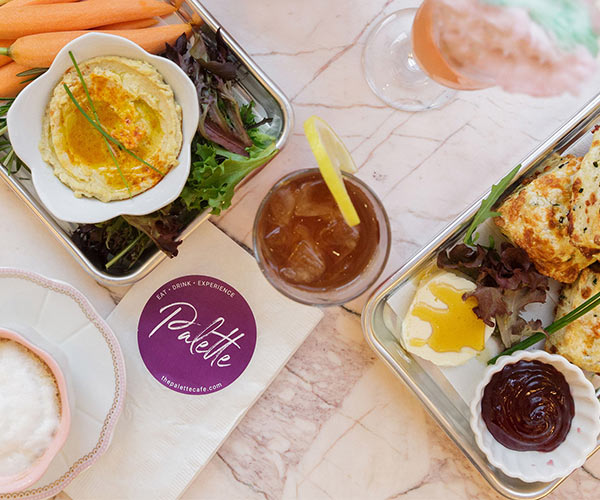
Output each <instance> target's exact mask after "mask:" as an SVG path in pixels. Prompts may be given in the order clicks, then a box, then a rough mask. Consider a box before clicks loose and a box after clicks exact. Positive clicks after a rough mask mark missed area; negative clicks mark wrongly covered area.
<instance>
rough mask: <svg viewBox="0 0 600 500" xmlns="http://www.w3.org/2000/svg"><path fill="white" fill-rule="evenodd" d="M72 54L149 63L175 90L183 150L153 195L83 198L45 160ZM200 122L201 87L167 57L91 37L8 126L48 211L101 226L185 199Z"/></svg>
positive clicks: (78, 43) (29, 92)
mask: <svg viewBox="0 0 600 500" xmlns="http://www.w3.org/2000/svg"><path fill="white" fill-rule="evenodd" d="M69 51H71V52H73V55H74V56H75V57H76V59H77V61H79V62H84V61H86V60H88V59H91V58H92V57H97V56H107V55H112V56H123V57H128V58H130V59H137V60H141V61H146V62H148V63H150V64H151V65H152V66H154V67H155V68H156V69H157V70H158V72H159V73H160V74H161V75H162V77H163V78H164V80H165V82H166V83H167V84H169V86H170V87H171V88H172V89H173V92H174V93H175V100H176V101H177V102H178V103H179V105H180V106H181V111H182V132H183V144H182V147H181V152H180V153H179V157H178V161H179V163H178V164H177V165H176V166H175V167H173V168H172V169H171V170H170V171H169V173H167V174H166V175H165V176H164V178H163V179H161V181H160V182H159V183H158V184H156V185H155V186H154V187H152V188H151V189H148V190H147V191H144V192H143V193H140V194H138V195H136V196H134V197H133V198H129V199H125V200H119V201H111V202H108V203H106V202H103V201H100V200H97V199H95V198H87V197H82V198H77V197H75V195H74V194H73V191H72V190H71V188H69V187H68V186H66V185H65V184H63V183H62V182H61V181H60V180H59V178H58V177H56V176H55V175H54V171H53V169H52V167H51V166H50V165H48V164H47V163H46V162H45V161H44V160H43V159H42V155H41V153H40V151H39V147H38V145H39V143H40V140H41V137H42V120H43V117H44V113H45V112H46V106H47V105H48V101H49V100H50V96H51V95H52V92H53V91H54V88H55V87H56V85H57V84H58V83H59V82H60V80H61V79H62V77H63V74H64V73H65V71H67V70H68V69H69V68H71V67H72V66H73V63H72V61H71V58H70V57H69ZM199 116H200V105H199V104H198V94H197V92H196V87H195V86H194V84H193V83H192V81H191V80H190V79H189V78H188V76H187V75H186V74H185V73H184V72H183V70H182V69H181V68H180V67H179V66H177V65H176V64H175V63H173V62H171V61H169V60H168V59H166V58H164V57H160V56H155V55H152V54H149V53H148V52H146V51H145V50H144V49H142V48H141V47H140V46H139V45H136V44H135V43H133V42H131V41H129V40H126V39H125V38H122V37H120V36H115V35H108V34H104V33H89V34H87V35H83V36H81V37H79V38H76V39H75V40H73V41H72V42H69V43H68V44H67V45H65V46H64V47H63V49H62V50H61V51H60V52H59V53H58V55H57V56H56V58H55V59H54V62H53V63H52V66H50V69H49V70H48V71H47V72H46V73H44V74H43V75H42V76H40V77H38V78H37V79H36V80H35V81H34V82H32V83H31V84H29V85H28V86H27V87H25V88H24V89H23V90H22V91H21V92H20V93H19V95H18V97H17V99H16V100H15V102H14V103H13V104H12V106H11V108H10V110H9V112H8V116H7V124H8V135H9V137H10V141H11V143H12V145H13V148H14V150H15V153H16V154H17V156H18V157H19V158H21V160H23V161H24V162H25V163H26V164H27V166H28V167H29V168H30V169H31V176H32V180H33V185H34V186H35V190H36V191H37V193H38V195H39V197H40V200H41V201H42V203H43V204H44V205H45V206H46V208H47V209H48V211H49V212H51V213H52V214H53V215H54V216H55V217H56V218H58V219H60V220H63V221H66V222H76V223H96V222H103V221H106V220H108V219H112V218H113V217H117V216H118V215H145V214H149V213H151V212H154V211H156V210H158V209H160V208H162V207H164V206H165V205H168V204H169V203H171V202H172V201H174V200H175V199H176V198H177V197H178V196H179V194H180V193H181V191H182V189H183V187H184V186H185V183H186V181H187V178H188V175H189V172H190V165H191V145H192V140H193V138H194V135H195V134H196V129H197V127H198V120H199Z"/></svg>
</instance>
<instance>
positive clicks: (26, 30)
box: [0, 0, 175, 39]
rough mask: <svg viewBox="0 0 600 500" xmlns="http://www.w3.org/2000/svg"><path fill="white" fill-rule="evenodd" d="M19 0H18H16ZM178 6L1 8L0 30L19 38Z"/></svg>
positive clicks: (135, 0)
mask: <svg viewBox="0 0 600 500" xmlns="http://www.w3.org/2000/svg"><path fill="white" fill-rule="evenodd" d="M13 1H16V0H13ZM174 11H175V7H173V6H172V5H169V4H168V3H166V2H162V1H160V0H126V1H124V0H103V1H97V0H86V1H84V2H75V3H57V4H49V5H25V6H23V7H18V6H17V7H11V8H2V15H0V33H2V36H3V37H4V38H15V39H16V38H19V37H22V36H26V35H32V34H35V33H48V32H53V31H68V30H84V29H89V28H95V27H96V26H104V25H106V24H113V23H117V22H124V21H133V20H135V19H147V18H148V17H154V16H159V17H160V16H165V15H167V14H171V13H173V12H174Z"/></svg>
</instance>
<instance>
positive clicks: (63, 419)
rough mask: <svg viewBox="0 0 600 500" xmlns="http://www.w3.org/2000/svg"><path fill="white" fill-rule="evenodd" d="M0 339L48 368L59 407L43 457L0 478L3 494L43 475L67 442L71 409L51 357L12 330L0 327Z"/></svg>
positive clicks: (63, 382) (30, 482) (59, 370)
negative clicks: (25, 349) (18, 348)
mask: <svg viewBox="0 0 600 500" xmlns="http://www.w3.org/2000/svg"><path fill="white" fill-rule="evenodd" d="M0 339H9V340H13V341H15V342H17V343H19V344H21V345H22V346H24V347H25V348H27V349H28V350H30V351H31V352H33V353H34V354H36V355H37V356H38V357H39V358H40V359H41V360H42V361H43V362H44V363H45V364H46V365H47V366H48V368H50V371H51V372H52V374H53V375H54V379H55V380H56V385H57V386H58V393H59V397H60V406H61V414H60V423H59V425H58V429H57V430H56V434H55V435H54V438H53V439H52V441H51V443H50V445H49V446H48V448H47V449H46V451H45V452H44V453H43V455H42V456H41V457H39V458H38V459H37V460H36V461H35V462H34V463H33V464H32V465H31V467H29V468H28V469H27V470H25V471H23V472H21V473H20V474H15V475H12V476H0V494H3V493H13V492H16V491H21V490H24V489H25V488H27V487H28V486H31V485H32V484H33V483H35V482H36V481H37V480H38V479H39V478H40V477H42V476H43V475H44V473H45V472H46V469H48V466H49V465H50V462H52V460H53V459H54V457H55V456H56V454H57V453H58V452H59V451H60V449H61V448H62V446H63V445H64V444H65V441H66V440H67V436H68V435H69V430H70V428H71V409H70V407H69V397H68V393H67V383H66V381H65V377H64V375H63V372H62V370H61V369H60V366H58V363H57V362H56V361H55V360H54V358H53V357H52V356H50V354H48V353H47V352H46V351H44V350H42V349H40V348H39V347H37V346H36V345H34V344H32V343H31V342H29V341H28V340H26V339H25V338H24V337H23V336H21V335H19V334H18V333H16V332H14V331H12V330H7V329H6V328H2V327H0Z"/></svg>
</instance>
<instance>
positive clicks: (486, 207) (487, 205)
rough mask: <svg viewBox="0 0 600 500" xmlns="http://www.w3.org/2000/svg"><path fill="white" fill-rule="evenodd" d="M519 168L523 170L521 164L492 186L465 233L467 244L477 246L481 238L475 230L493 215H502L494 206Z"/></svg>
mask: <svg viewBox="0 0 600 500" xmlns="http://www.w3.org/2000/svg"><path fill="white" fill-rule="evenodd" d="M519 170H521V164H519V165H517V166H516V167H515V168H514V169H513V170H511V171H510V172H509V173H508V174H507V175H506V176H505V177H504V178H503V179H502V180H501V181H500V182H499V183H498V184H494V185H493V186H492V190H491V192H490V195H489V196H488V197H487V198H485V199H484V200H483V201H482V202H481V206H480V207H479V210H478V211H477V213H476V214H475V217H473V222H471V225H470V226H469V229H467V234H465V238H464V240H463V241H464V243H465V244H466V245H469V246H472V247H473V246H475V244H476V243H475V242H476V241H477V239H478V238H479V234H478V233H476V232H475V231H476V230H477V228H478V227H479V225H480V224H482V223H483V222H484V221H485V220H487V219H489V218H491V217H498V216H499V215H500V213H499V212H494V211H492V207H493V206H494V204H495V203H496V202H497V201H498V198H500V196H502V193H504V191H506V188H507V187H508V186H509V185H510V182H511V181H512V180H513V178H514V176H515V175H517V172H518V171H519Z"/></svg>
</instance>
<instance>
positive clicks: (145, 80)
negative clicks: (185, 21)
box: [7, 33, 200, 223]
mask: <svg viewBox="0 0 600 500" xmlns="http://www.w3.org/2000/svg"><path fill="white" fill-rule="evenodd" d="M69 52H72V53H73V56H74V57H75V60H76V61H77V64H78V66H79V68H80V69H81V71H82V73H83V75H84V80H85V82H86V86H87V87H88V89H89V91H90V96H91V98H92V102H93V103H94V108H95V110H96V112H97V113H98V117H99V119H100V124H101V125H102V127H103V128H104V129H105V130H106V132H107V133H108V134H110V136H112V137H113V138H114V139H116V140H118V141H119V142H121V143H122V144H123V145H124V146H125V147H126V148H127V149H129V150H130V151H132V152H133V153H134V154H135V155H136V156H138V158H139V159H142V160H144V162H146V163H148V164H149V165H150V166H148V165H146V164H145V163H144V162H141V161H139V159H135V158H133V157H132V156H131V155H129V154H128V153H127V152H126V151H124V150H121V149H120V148H119V147H117V146H116V145H115V144H113V143H111V145H112V147H111V150H112V152H113V154H115V157H116V159H117V163H118V164H119V168H118V169H117V167H116V165H115V163H114V161H113V160H112V158H111V156H110V153H109V150H108V148H107V146H106V142H105V141H104V139H103V137H102V135H101V134H100V133H99V132H98V131H97V130H95V129H94V128H93V126H92V125H91V124H90V123H89V121H88V120H87V119H86V118H85V117H84V116H83V114H82V113H81V111H79V110H78V109H77V107H76V106H75V105H74V103H73V101H72V100H71V99H70V98H69V96H68V94H67V93H66V91H65V89H64V87H63V83H65V84H66V85H67V87H68V88H69V90H70V91H71V92H72V93H73V95H74V97H75V99H76V100H77V102H78V104H79V105H80V106H81V107H82V108H83V110H84V111H85V112H86V113H87V114H88V115H89V116H90V117H93V116H94V115H93V110H91V108H90V106H89V103H88V101H87V97H86V95H85V92H84V90H83V86H82V85H81V82H80V80H79V77H78V75H77V73H76V71H75V69H74V68H73V62H72V61H71V58H70V56H69ZM199 114H200V111H199V104H198V95H197V91H196V88H195V86H194V84H193V83H192V81H191V80H190V79H189V78H188V77H187V75H186V74H185V73H184V72H183V71H182V70H181V68H179V67H178V66H177V65H176V64H174V63H173V62H171V61H169V60H168V59H166V58H164V57H161V56H155V55H152V54H149V53H148V52H146V51H145V50H143V49H142V48H140V47H139V46H138V45H136V44H135V43H133V42H130V41H129V40H126V39H124V38H121V37H119V36H115V35H108V34H103V33H90V34H86V35H84V36H81V37H79V38H77V39H75V40H73V41H72V42H70V43H69V44H67V45H66V46H65V47H64V48H63V49H62V50H61V51H60V53H59V54H58V55H57V57H56V59H55V60H54V62H53V64H52V66H51V67H50V69H49V70H48V71H47V72H46V73H44V74H43V75H42V76H40V77H39V78H37V79H36V80H35V81H34V82H32V83H31V84H30V85H29V86H27V87H26V88H25V89H23V91H21V93H20V94H19V96H18V97H17V99H16V100H15V102H14V103H13V105H12V106H11V109H10V111H9V113H8V117H7V119H8V120H7V121H8V133H9V136H10V140H11V143H12V145H13V147H14V150H15V153H16V154H17V155H18V156H19V157H20V158H21V160H23V162H24V163H25V164H26V165H27V166H28V167H29V168H30V169H31V176H32V181H33V184H34V186H35V189H36V191H37V194H38V196H39V198H40V200H41V201H42V203H44V205H45V206H46V208H47V210H48V211H49V212H50V213H51V214H52V215H54V217H56V218H57V219H60V220H62V221H66V222H75V223H98V222H103V221H105V220H108V219H112V218H114V217H117V216H119V215H144V214H148V213H152V212H154V211H156V210H159V209H160V208H162V207H164V206H165V205H168V204H169V203H171V202H172V201H174V200H175V199H176V198H177V197H178V196H179V194H180V193H181V191H182V189H183V187H184V186H185V183H186V181H187V178H188V175H189V171H190V162H191V144H192V140H193V138H194V135H195V133H196V130H197V127H198V120H199ZM38 146H39V147H38ZM124 179H126V182H125V181H124Z"/></svg>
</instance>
